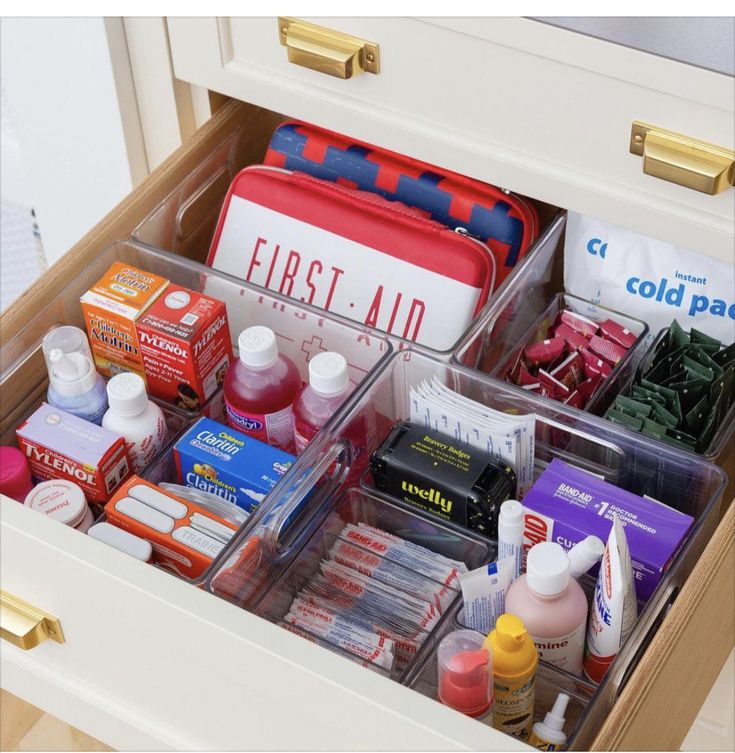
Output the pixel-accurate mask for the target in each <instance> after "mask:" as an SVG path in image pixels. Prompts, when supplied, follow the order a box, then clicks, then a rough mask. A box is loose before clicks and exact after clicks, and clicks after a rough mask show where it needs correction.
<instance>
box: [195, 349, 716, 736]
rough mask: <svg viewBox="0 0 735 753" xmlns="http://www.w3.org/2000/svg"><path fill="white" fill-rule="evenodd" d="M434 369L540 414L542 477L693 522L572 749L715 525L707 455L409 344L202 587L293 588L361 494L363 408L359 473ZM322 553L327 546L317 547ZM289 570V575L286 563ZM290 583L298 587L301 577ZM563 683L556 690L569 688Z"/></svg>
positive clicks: (463, 389) (235, 590) (307, 456)
mask: <svg viewBox="0 0 735 753" xmlns="http://www.w3.org/2000/svg"><path fill="white" fill-rule="evenodd" d="M435 376H436V377H437V378H438V379H439V380H440V381H441V382H442V383H443V384H445V385H446V386H448V387H450V388H451V389H453V390H454V391H456V392H458V393H460V394H461V395H464V396H466V397H468V398H471V399H473V400H476V401H478V402H480V403H482V404H484V405H487V406H490V407H493V408H495V409H498V410H504V411H509V412H513V413H535V414H536V417H537V419H536V454H535V474H536V475H538V474H539V473H540V472H541V471H543V469H544V468H545V466H546V465H547V464H548V462H549V461H550V460H551V459H553V458H561V459H563V460H565V461H566V462H570V463H572V464H574V465H577V466H578V467H580V468H582V469H584V470H587V471H591V472H593V473H596V474H598V475H600V476H602V477H604V478H605V479H606V480H607V481H610V482H612V483H615V484H617V485H618V486H621V487H623V488H625V489H627V490H629V491H631V492H634V493H637V494H640V495H649V496H651V497H653V498H655V499H657V500H659V501H661V502H663V503H664V504H667V505H670V506H671V507H674V508H676V509H678V510H680V511H682V512H684V513H687V514H689V515H691V516H692V517H693V518H694V523H693V525H692V528H691V529H690V532H689V534H688V536H687V539H686V540H685V542H684V544H683V545H682V546H681V548H680V549H679V551H678V553H677V554H676V556H675V557H674V558H673V560H672V562H671V566H670V569H669V570H668V572H667V573H666V575H665V576H664V578H663V579H662V580H661V582H660V583H659V585H658V587H657V588H656V590H655V592H654V593H653V595H652V596H651V598H650V599H649V601H648V602H647V603H646V604H645V605H644V606H642V609H641V612H640V614H639V617H638V621H637V623H636V625H635V627H634V628H633V630H632V632H631V634H630V636H629V638H628V640H627V641H626V643H625V645H624V646H623V647H622V649H621V651H620V652H619V654H618V656H617V658H616V659H615V661H614V662H613V664H612V665H611V667H610V670H609V672H608V673H607V675H606V677H605V679H604V680H603V682H602V683H601V684H600V685H599V686H598V687H597V689H596V690H595V691H594V695H593V696H592V698H591V699H590V701H589V703H588V704H587V705H586V706H585V707H584V708H581V706H580V709H579V710H580V715H579V718H578V721H577V723H576V726H575V733H574V735H575V738H574V740H570V744H571V743H574V745H575V747H578V748H584V746H585V745H587V744H589V743H590V742H591V740H592V739H593V736H594V733H595V731H596V730H597V729H598V728H599V726H600V724H601V722H602V721H603V720H604V718H605V717H606V716H607V714H608V713H609V711H610V709H611V708H612V705H613V703H614V701H615V699H616V697H617V696H618V694H619V693H620V691H621V689H622V687H623V685H624V683H625V681H626V680H627V678H628V676H629V674H630V672H631V671H632V670H633V668H634V667H635V663H636V660H637V658H638V657H639V656H640V655H641V653H642V652H643V650H644V649H645V646H646V645H647V643H648V641H650V639H651V637H652V636H653V634H654V632H655V630H656V628H657V627H658V625H659V624H660V622H661V620H662V619H663V618H664V616H665V614H666V611H667V609H668V607H669V606H670V605H671V603H672V602H673V600H674V599H675V598H676V595H677V593H678V591H679V589H680V587H681V586H682V584H683V583H684V582H685V580H686V578H687V577H688V575H689V573H690V572H691V570H692V568H693V567H694V565H695V563H696V561H697V559H698V558H699V556H700V555H701V553H702V551H703V549H704V547H705V545H706V543H707V541H708V540H709V538H710V536H711V535H712V533H713V532H714V529H715V527H716V525H717V518H718V511H719V503H720V499H721V496H722V492H723V489H724V486H725V482H726V477H725V475H724V473H723V472H722V471H721V470H720V469H719V468H718V467H716V466H714V465H711V464H709V463H707V462H705V461H703V460H702V459H700V458H697V457H695V456H692V455H689V454H683V453H680V452H678V451H677V450H676V449H674V448H667V447H664V446H661V445H660V444H658V443H654V442H649V441H647V440H646V438H645V437H640V436H635V435H631V434H630V433H629V432H627V431H624V430H621V429H620V428H619V427H617V426H615V425H614V424H611V423H610V422H608V421H605V420H604V419H602V418H599V417H597V416H593V415H591V414H588V413H583V412H580V411H577V410H573V409H570V408H567V407H566V406H564V405H561V404H558V403H554V402H552V401H542V400H538V399H537V398H536V397H535V396H533V395H528V394H526V393H524V392H523V391H522V390H519V389H517V388H515V387H513V386H512V385H508V384H506V383H504V382H501V381H499V380H497V379H494V378H492V377H489V376H486V375H483V374H480V373H479V372H477V371H474V370H472V369H466V368H464V367H461V366H457V365H451V364H447V363H445V362H442V361H441V360H440V359H435V358H432V357H430V356H427V355H424V354H421V353H418V352H412V351H401V352H398V353H395V354H393V356H392V357H391V359H390V360H389V361H388V362H386V363H384V364H383V365H382V366H381V367H380V369H378V370H376V372H375V374H374V376H373V378H372V379H371V380H370V381H369V382H368V383H367V384H366V385H365V386H364V388H363V389H362V390H361V393H360V395H359V399H357V400H355V401H353V402H352V403H351V404H350V405H348V406H345V407H344V408H343V409H342V410H341V411H340V412H339V415H338V416H337V417H336V419H335V420H334V421H333V422H332V423H331V424H330V425H329V426H328V427H326V429H325V430H324V431H323V432H322V433H321V435H320V436H319V437H318V438H317V440H315V441H314V443H313V444H312V446H311V447H310V448H308V449H307V451H306V452H305V453H304V454H303V455H302V456H300V458H299V464H300V466H299V471H298V474H296V475H293V476H292V477H291V478H292V480H293V479H297V481H296V483H294V484H292V485H290V486H285V485H284V486H281V489H280V491H281V494H280V495H277V496H276V495H274V497H273V499H272V500H271V501H270V504H269V507H268V510H266V509H259V510H258V511H257V512H256V514H255V515H254V516H253V520H251V521H248V523H247V524H246V525H245V526H244V527H243V529H242V530H241V531H240V533H239V534H238V536H237V538H236V539H235V540H233V542H232V543H231V545H230V547H229V549H228V550H227V552H225V553H223V554H222V555H221V557H220V560H219V562H220V565H219V567H215V568H213V569H212V571H211V572H212V573H213V574H212V576H211V578H210V579H209V580H208V581H207V583H206V584H205V587H206V588H208V589H209V590H211V591H212V592H214V593H215V594H218V595H220V596H222V597H224V598H227V599H229V600H231V601H233V602H235V603H237V604H240V605H241V606H244V607H245V608H247V609H253V608H254V609H255V610H256V611H258V610H259V609H261V608H262V609H265V608H266V606H267V605H268V604H269V603H270V602H269V593H270V592H269V589H270V588H271V587H272V585H273V584H274V583H281V582H282V581H281V580H280V578H281V577H283V578H285V580H284V581H283V583H284V584H288V583H289V581H288V576H287V575H286V573H291V574H295V573H298V572H299V566H298V565H295V564H294V563H296V562H298V561H299V558H300V556H301V555H300V552H301V551H302V549H303V547H304V546H305V545H306V544H307V542H308V541H309V540H314V541H318V538H313V537H314V536H316V535H317V534H315V531H317V530H318V526H319V525H320V524H321V523H322V522H323V521H324V520H326V519H327V517H328V513H329V511H330V510H331V509H332V507H333V506H334V502H333V499H334V497H335V495H338V494H340V495H342V494H344V493H345V492H346V491H347V490H350V491H351V492H352V494H355V493H356V492H355V491H354V487H355V486H356V483H357V482H356V479H355V476H354V474H351V473H350V470H349V466H350V458H351V457H352V454H353V452H352V450H353V447H352V445H353V440H352V439H351V438H352V437H353V436H354V432H355V426H356V424H359V423H360V421H361V418H360V414H361V412H363V411H365V410H366V409H370V410H374V411H376V413H377V414H378V418H379V421H378V424H379V426H380V427H381V428H380V431H378V432H377V433H376V435H375V437H374V438H372V439H370V440H369V441H368V444H367V446H366V447H365V448H362V447H359V448H355V449H356V450H357V452H356V455H357V458H358V468H359V470H360V471H364V470H365V467H366V458H367V457H368V456H369V454H370V453H371V452H372V451H374V450H375V449H377V448H378V447H379V446H380V444H381V442H382V440H383V438H384V437H385V435H386V434H387V432H388V430H389V429H390V427H391V426H392V425H393V424H394V423H395V422H397V421H400V420H405V419H410V402H409V389H410V387H411V386H413V385H416V384H418V383H419V382H421V381H422V380H425V379H431V378H432V377H435ZM327 469H330V471H331V476H330V477H329V478H326V477H325V471H326V470H327ZM360 484H361V489H362V492H363V493H365V494H367V495H369V496H374V497H378V498H381V499H384V497H383V496H382V495H381V494H380V493H379V492H377V491H376V490H375V489H374V488H373V487H372V486H371V479H370V474H369V472H368V473H364V474H363V476H362V478H361V481H360ZM386 501H387V499H386ZM391 504H392V505H393V506H394V507H395V508H396V509H399V508H402V509H404V510H406V514H410V515H412V516H419V517H422V515H423V514H422V513H418V512H417V511H416V510H415V509H414V508H409V507H406V506H404V504H403V503H402V502H400V501H397V500H393V501H392V502H391ZM297 516H298V519H297ZM423 520H425V521H426V524H427V525H430V524H431V523H432V522H433V523H434V525H437V526H439V525H440V526H442V527H444V528H446V529H448V530H450V531H452V532H453V533H454V534H455V535H457V536H460V535H463V534H464V535H466V534H467V531H465V530H464V529H459V528H458V527H457V526H454V525H453V524H450V523H445V522H444V521H440V520H439V519H436V521H435V520H434V518H433V517H425V518H423ZM489 544H490V546H494V545H495V542H494V541H489ZM316 551H317V552H318V551H319V549H318V547H317V549H316ZM304 556H305V557H306V554H305V555H304ZM292 566H293V567H294V569H293V570H291V569H290V568H291V567H292ZM296 582H298V581H296ZM290 583H291V585H293V581H291V582H290ZM291 585H284V588H285V591H284V592H283V593H285V594H286V595H285V596H283V595H282V596H281V601H280V602H278V600H277V599H276V598H275V596H274V601H273V603H274V604H275V603H281V604H283V602H284V600H287V599H288V598H289V596H290V595H291V593H289V589H290V588H291ZM259 613H260V612H259ZM278 616H279V615H278V610H275V611H272V612H269V613H268V617H269V618H271V619H275V618H276V617H278ZM442 625H445V622H442ZM437 627H438V626H437ZM432 637H433V640H432V643H431V644H428V643H427V644H426V645H435V644H436V636H432ZM422 655H423V654H422ZM427 671H429V670H428V669H427ZM563 674H564V673H562V675H563ZM412 676H413V675H412V674H411V673H408V674H407V675H406V676H405V677H402V678H401V679H402V681H408V680H410V678H411V677H412ZM406 678H408V680H407V679H406ZM568 679H569V678H567V680H568ZM567 680H564V682H563V683H561V685H560V687H566V685H565V684H564V683H566V682H567Z"/></svg>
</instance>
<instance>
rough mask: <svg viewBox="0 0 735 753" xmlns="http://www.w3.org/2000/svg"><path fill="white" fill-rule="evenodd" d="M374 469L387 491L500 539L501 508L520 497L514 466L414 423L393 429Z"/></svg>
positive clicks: (379, 485) (376, 456) (374, 458)
mask: <svg viewBox="0 0 735 753" xmlns="http://www.w3.org/2000/svg"><path fill="white" fill-rule="evenodd" d="M370 469H371V471H372V474H373V480H374V482H375V486H376V487H377V488H378V489H380V490H381V491H384V492H387V493H388V494H390V495H391V496H393V497H396V498H398V499H400V500H402V501H403V502H405V503H407V504H409V505H412V506H414V507H417V508H419V509H420V510H423V511H425V512H428V513H430V514H432V515H438V516H439V517H441V518H443V519H444V520H450V521H452V522H453V523H456V524H458V525H460V526H464V527H465V528H469V529H470V530H472V531H477V533H480V534H482V535H483V536H488V537H489V538H496V537H497V534H498V512H499V510H500V505H501V504H502V503H503V502H505V500H506V499H511V498H513V497H515V493H516V475H515V473H514V472H513V469H512V468H511V467H510V466H508V465H505V464H504V463H502V461H498V460H495V459H492V458H490V457H489V456H488V454H487V453H485V452H482V451H481V450H478V449H476V448H474V447H469V446H467V445H465V444H462V443H460V442H457V441H456V440H455V439H453V438H452V437H449V436H447V435H446V434H441V433H439V432H436V431H430V430H428V429H426V428H424V427H423V426H418V425H416V424H412V423H410V422H409V421H403V422H401V423H397V424H396V425H395V426H394V427H393V429H392V430H391V432H390V434H389V435H388V436H387V437H386V439H385V441H384V442H383V444H382V445H381V446H380V447H379V448H378V449H377V450H376V451H375V452H374V453H373V454H372V456H371V457H370Z"/></svg>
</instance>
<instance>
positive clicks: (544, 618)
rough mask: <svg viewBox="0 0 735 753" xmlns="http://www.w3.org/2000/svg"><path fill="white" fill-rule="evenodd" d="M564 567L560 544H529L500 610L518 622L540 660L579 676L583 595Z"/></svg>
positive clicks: (584, 617) (566, 565)
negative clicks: (520, 572) (523, 564)
mask: <svg viewBox="0 0 735 753" xmlns="http://www.w3.org/2000/svg"><path fill="white" fill-rule="evenodd" d="M569 568H570V563H569V558H568V557H567V554H566V552H565V551H564V549H562V547H561V546H560V545H559V544H556V543H554V542H551V541H544V542H542V543H540V544H536V545H535V546H532V547H531V549H530V550H529V552H528V558H527V560H526V574H525V575H521V577H520V578H518V580H516V581H514V582H513V584H512V585H511V587H510V588H509V589H508V593H507V595H506V597H505V611H506V612H510V613H511V614H515V615H517V616H518V617H520V618H521V620H523V624H524V625H525V626H526V629H527V630H528V632H529V633H530V635H531V637H532V638H533V642H534V643H535V644H536V648H537V649H538V655H539V658H540V659H543V660H544V661H546V662H548V663H549V664H553V665H555V666H557V667H561V668H562V669H566V670H567V672H571V673H572V674H575V675H579V676H581V675H582V658H583V654H584V639H585V635H586V625H587V597H586V596H585V595H584V591H583V590H582V587H581V586H580V585H579V583H577V581H576V580H574V578H572V577H571V576H570V574H569Z"/></svg>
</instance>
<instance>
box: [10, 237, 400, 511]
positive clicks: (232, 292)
mask: <svg viewBox="0 0 735 753" xmlns="http://www.w3.org/2000/svg"><path fill="white" fill-rule="evenodd" d="M115 261H121V262H124V263H127V264H130V265H133V266H135V267H138V268H140V269H143V270H146V271H149V272H152V273H154V274H157V275H161V276H163V277H165V278H167V279H169V280H171V281H172V282H174V283H177V284H179V285H183V286H185V287H188V288H190V289H193V290H197V291H201V292H203V293H206V294H207V295H210V296H212V297H214V298H217V299H219V300H222V301H224V302H225V304H226V305H227V313H228V319H229V326H230V334H231V337H232V340H233V343H234V345H235V346H236V343H237V335H238V333H239V332H240V330H242V329H244V328H245V327H249V326H252V325H255V324H259V325H265V326H268V327H270V328H271V329H273V330H274V331H275V333H276V336H277V340H278V347H279V350H280V351H281V352H282V353H284V354H285V355H287V356H289V357H290V358H291V359H292V360H293V361H294V362H295V363H296V365H297V367H298V369H299V373H300V375H301V379H302V380H303V381H306V380H307V379H308V364H309V360H310V359H311V357H312V356H314V355H315V354H317V353H319V352H323V351H337V352H339V353H341V354H342V355H344V356H345V358H346V359H347V362H348V365H349V375H350V380H351V382H352V384H353V385H354V386H355V387H359V386H360V385H361V384H362V383H363V382H364V381H365V379H366V378H367V377H368V376H369V375H370V374H371V373H372V371H373V370H374V369H375V368H376V367H377V366H378V365H379V364H380V363H381V362H382V360H383V359H384V358H386V357H387V356H388V355H389V354H390V352H391V345H390V343H388V342H387V341H386V340H385V339H384V338H381V337H380V336H379V335H377V334H376V333H375V332H373V331H372V330H368V329H366V328H364V327H360V326H359V325H355V324H353V323H351V322H348V321H346V320H341V319H339V318H338V317H333V316H329V315H325V314H324V313H323V312H321V311H318V310H316V309H313V308H311V307H309V306H307V305H305V304H300V303H298V302H296V301H291V300H288V299H285V298H283V297H282V296H279V295H278V294H276V293H270V292H268V291H264V290H262V289H260V288H256V287H254V286H252V285H248V284H247V283H243V282H241V281H237V280H234V279H232V278H230V277H228V276H227V275H223V274H220V273H218V272H215V271H213V270H211V269H209V268H208V267H205V266H203V265H201V264H198V263H197V262H193V261H190V260H189V259H185V258H182V257H178V256H175V255H173V254H170V253H167V252H164V251H157V250H155V249H150V248H146V247H145V246H142V245H140V244H137V243H131V242H127V241H120V242H117V243H114V244H112V245H111V246H109V247H108V248H106V249H105V250H104V251H103V252H102V253H101V254H99V255H98V256H97V257H96V258H95V260H94V262H93V263H92V264H90V265H89V266H88V267H86V268H85V269H84V270H82V271H81V272H80V274H79V275H78V276H77V277H76V278H75V279H74V281H73V282H72V283H71V284H70V285H68V286H67V287H66V288H65V289H64V290H63V291H62V292H60V293H58V294H57V295H56V296H55V297H54V298H52V299H51V300H49V301H48V302H47V304H46V306H45V307H44V308H43V310H42V311H41V312H40V313H39V314H38V315H37V316H36V317H34V318H33V319H31V320H30V321H28V322H27V323H26V325H25V327H24V328H23V329H22V330H21V331H20V333H19V334H18V335H17V336H16V337H14V338H12V339H11V340H10V341H8V342H7V343H4V344H3V346H2V349H0V367H1V369H2V371H1V372H0V391H1V392H2V395H3V402H4V404H5V405H9V406H14V407H13V408H12V410H10V411H8V412H7V413H6V414H5V415H4V417H3V423H2V435H1V437H0V440H1V441H2V443H3V444H13V443H14V442H15V429H16V427H17V426H18V425H19V424H20V423H21V422H22V421H23V420H24V419H25V418H26V417H27V416H28V415H29V414H30V413H31V412H32V411H33V410H34V409H35V408H36V407H37V406H38V405H39V404H40V403H41V402H42V400H43V399H44V396H45V392H46V389H47V387H48V375H47V372H46V365H45V362H44V358H43V353H42V350H41V342H42V340H43V337H44V335H45V334H46V332H47V331H48V330H49V329H51V328H53V327H57V326H59V325H63V324H71V325H75V326H77V327H80V328H81V329H83V330H84V329H85V324H84V317H83V315H82V309H81V306H80V304H79V298H80V296H81V295H82V294H83V293H84V292H85V291H86V290H88V288H89V287H91V285H93V284H94V283H95V282H96V281H97V280H98V279H99V278H100V277H101V276H102V275H103V274H104V272H105V271H106V270H107V269H108V268H109V267H110V265H111V264H112V263H113V262H115ZM235 353H237V350H236V348H235ZM350 400H351V397H350V396H348V397H347V401H348V402H349V401H350ZM222 405H223V399H222V393H221V390H220V391H219V392H217V393H215V395H214V396H213V397H212V398H210V400H209V401H208V403H207V404H205V406H204V407H203V409H202V412H204V413H206V414H207V415H210V416H211V417H212V418H214V419H215V420H218V419H219V418H220V417H221V415H222V414H223V410H222ZM165 410H166V415H167V420H168V422H169V429H170V438H171V440H172V442H173V441H174V440H175V439H176V438H177V436H179V435H180V433H181V430H182V429H183V428H185V427H186V426H188V425H190V424H191V423H192V422H193V421H194V420H196V418H198V416H199V415H200V414H198V413H190V412H185V411H181V410H179V409H177V408H175V407H173V406H168V405H166V406H165ZM171 455H172V452H171V446H170V445H169V446H168V447H167V448H166V449H165V450H164V452H163V453H162V455H161V456H160V457H159V458H158V459H157V460H155V461H154V462H153V464H152V465H151V467H149V469H148V470H147V471H146V473H145V476H146V477H148V478H153V479H155V480H156V481H160V480H167V481H173V480H175V478H173V470H172V468H173V464H172V463H171V462H170V461H171ZM287 479H288V473H287V474H286V475H285V476H284V479H283V481H285V480H287ZM266 501H267V498H266Z"/></svg>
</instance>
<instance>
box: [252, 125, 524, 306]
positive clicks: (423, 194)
mask: <svg viewBox="0 0 735 753" xmlns="http://www.w3.org/2000/svg"><path fill="white" fill-rule="evenodd" d="M264 164H266V165H271V166H273V167H284V168H286V169H287V170H296V171H297V172H303V173H308V174H309V175H312V176H313V177H315V178H321V179H322V180H329V181H332V182H335V183H339V184H341V185H344V186H349V187H350V188H355V189H358V190H360V191H369V192H370V193H374V194H378V195H379V196H382V197H383V198H384V199H388V200H389V201H400V202H402V203H404V204H406V205H408V206H410V207H414V208H416V209H419V210H421V211H422V212H424V213H425V214H426V216H427V217H430V218H431V219H433V220H436V221H437V222H441V223H442V224H443V225H446V226H447V227H449V228H451V229H452V230H455V229H459V228H462V229H464V230H466V231H467V232H468V234H469V235H471V236H473V237H475V238H477V239H479V240H481V241H482V242H483V243H485V244H487V246H489V248H490V250H491V251H492V253H493V255H494V256H495V266H496V270H495V287H494V288H493V289H492V290H491V291H490V292H491V293H493V292H494V291H495V290H496V289H497V288H498V287H499V286H500V285H501V284H502V283H503V282H504V281H505V278H506V277H507V276H508V275H509V274H510V273H511V272H512V271H513V268H514V267H515V266H516V265H517V264H518V262H519V261H520V260H521V259H522V258H523V256H524V255H525V254H526V253H527V252H528V251H529V249H530V248H531V246H532V244H533V242H534V241H535V240H536V238H537V236H538V232H539V221H538V214H537V212H536V208H535V207H534V206H533V204H531V203H530V202H529V201H528V200H526V199H524V198H523V197H522V196H517V195H516V194H513V193H511V192H510V191H505V190H503V189H500V188H498V187H497V186H493V185H490V184H489V183H485V182H483V181H480V180H475V179H474V178H468V177H467V176H465V175H460V174H459V173H455V172H452V171H451V170H446V169H444V168H441V167H437V166H436V165H430V164H428V163H427V162H422V161H421V160H417V159H414V158H413V157H407V156H405V155H403V154H398V153H397V152H391V151H388V150H387V149H382V148H379V147H376V146H372V145H370V144H366V143H364V142H362V141H358V140H357V139H353V138H351V137H349V136H344V135H342V134H340V133H334V132H332V131H327V130H325V129H324V128H319V127H317V126H315V125H311V124H310V123H302V122H300V121H297V120H289V121H286V122H285V123H282V124H281V125H279V126H278V128H276V130H275V131H274V133H273V136H272V137H271V140H270V144H269V145H268V151H267V152H266V155H265V160H264Z"/></svg>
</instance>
